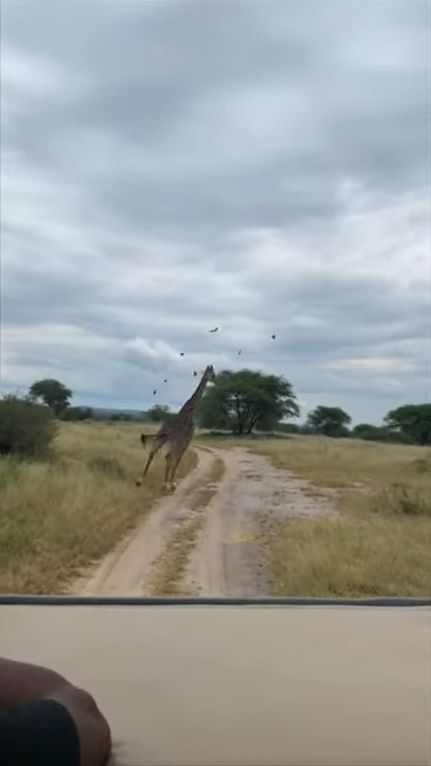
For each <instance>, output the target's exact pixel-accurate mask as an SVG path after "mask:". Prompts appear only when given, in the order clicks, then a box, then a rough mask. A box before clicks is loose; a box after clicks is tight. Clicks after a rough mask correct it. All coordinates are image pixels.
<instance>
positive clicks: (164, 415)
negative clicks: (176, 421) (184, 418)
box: [144, 404, 174, 423]
mask: <svg viewBox="0 0 431 766" xmlns="http://www.w3.org/2000/svg"><path fill="white" fill-rule="evenodd" d="M144 415H145V419H146V420H150V421H151V422H152V423H161V422H164V423H166V422H167V421H168V420H172V418H173V417H174V413H173V412H171V411H170V409H169V407H168V406H167V405H166V404H155V405H154V406H153V407H150V409H149V410H147V411H146V412H145V413H144Z"/></svg>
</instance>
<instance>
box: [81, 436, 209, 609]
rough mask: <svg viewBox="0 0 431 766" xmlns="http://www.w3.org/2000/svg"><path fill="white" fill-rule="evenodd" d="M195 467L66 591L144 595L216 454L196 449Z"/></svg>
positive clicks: (185, 517) (204, 481)
mask: <svg viewBox="0 0 431 766" xmlns="http://www.w3.org/2000/svg"><path fill="white" fill-rule="evenodd" d="M197 452H198V465H197V466H196V467H195V468H194V469H193V471H191V472H190V474H188V476H186V477H185V478H184V479H183V480H182V481H181V482H180V483H179V485H178V487H177V489H176V491H175V493H174V494H172V495H169V496H165V497H163V498H162V499H161V500H159V501H158V502H157V503H156V504H155V505H154V507H153V509H152V510H151V511H150V513H149V515H147V516H146V517H145V518H144V519H143V520H142V521H141V522H140V523H139V524H138V526H137V527H135V528H134V529H133V530H131V531H130V532H129V533H128V534H127V535H126V536H125V537H124V538H123V539H122V540H121V541H120V542H119V543H118V545H116V546H115V548H114V549H113V550H112V551H110V552H109V553H108V554H107V555H106V556H105V557H104V558H103V559H102V560H101V561H100V562H98V563H97V564H96V565H95V566H94V567H93V568H92V570H90V572H89V573H87V574H84V575H83V576H82V577H80V578H79V579H78V580H77V581H76V582H75V583H74V584H73V585H72V587H71V589H70V590H69V591H68V592H69V593H75V594H79V595H83V596H94V595H98V596H143V595H145V594H146V587H147V584H148V582H149V581H150V578H151V573H152V569H153V566H154V564H155V562H156V561H157V560H158V559H159V557H160V555H161V553H162V551H163V549H164V547H165V544H166V543H167V541H168V540H169V537H170V535H171V534H172V531H173V530H174V529H175V528H176V527H177V526H178V525H180V524H182V523H183V522H185V521H186V520H187V518H188V511H189V506H190V503H191V501H192V499H193V497H194V496H195V494H196V493H197V492H199V491H200V490H202V489H204V488H205V487H206V485H207V482H208V479H209V477H210V475H211V469H212V467H213V464H214V461H215V460H216V457H215V455H214V454H213V453H212V452H209V451H207V450H205V451H204V450H197Z"/></svg>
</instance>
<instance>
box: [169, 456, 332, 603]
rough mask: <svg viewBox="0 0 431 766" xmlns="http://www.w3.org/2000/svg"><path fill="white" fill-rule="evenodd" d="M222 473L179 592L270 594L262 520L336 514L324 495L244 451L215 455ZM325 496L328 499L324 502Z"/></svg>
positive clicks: (218, 594)
mask: <svg viewBox="0 0 431 766" xmlns="http://www.w3.org/2000/svg"><path fill="white" fill-rule="evenodd" d="M214 452H215V454H216V455H217V456H218V457H220V458H221V459H223V460H224V462H225V464H226V470H225V474H224V479H223V482H222V484H221V486H220V488H219V491H218V493H217V495H216V496H215V497H214V499H213V500H212V502H211V504H210V506H209V508H208V512H207V517H206V523H205V526H204V528H203V529H202V531H201V534H200V536H199V538H198V540H197V543H196V546H195V548H194V551H193V553H192V554H191V556H190V560H189V566H188V568H187V573H186V576H185V578H184V584H183V590H184V591H185V592H187V593H189V594H190V595H194V596H222V597H252V596H253V597H255V596H264V595H267V594H268V581H267V579H268V578H267V575H266V571H265V558H266V557H265V551H264V547H263V544H262V527H261V521H262V516H263V515H265V516H266V517H267V518H268V517H269V518H270V519H271V518H273V519H274V520H276V519H277V518H286V517H289V516H292V517H293V516H317V515H326V514H331V515H332V514H334V513H336V510H335V508H334V506H333V502H332V501H331V499H330V497H329V495H328V493H325V492H324V490H322V492H321V493H320V494H319V496H318V497H316V496H312V495H311V493H310V490H311V489H312V487H313V485H312V484H311V483H310V482H308V481H307V480H305V479H299V478H298V477H296V476H294V475H293V474H291V473H290V472H288V471H285V470H281V469H278V468H274V467H273V466H272V465H271V464H270V462H269V460H268V459H267V458H266V457H263V456H261V455H256V454H254V453H252V452H249V451H248V450H245V449H243V448H235V449H231V450H229V451H222V450H214ZM325 495H326V496H325Z"/></svg>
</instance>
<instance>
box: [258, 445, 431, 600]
mask: <svg viewBox="0 0 431 766" xmlns="http://www.w3.org/2000/svg"><path fill="white" fill-rule="evenodd" d="M249 446H250V448H251V449H252V450H254V451H256V452H259V453H260V454H263V455H266V456H268V457H269V458H270V460H271V462H272V463H273V464H274V465H275V466H277V467H279V468H284V469H288V470H289V471H292V472H293V473H294V474H296V475H298V476H301V477H303V478H306V479H309V480H310V481H311V482H313V484H314V485H315V486H316V488H318V487H321V488H325V487H331V488H337V490H338V491H337V493H336V495H335V502H336V503H337V506H338V509H339V510H340V512H341V514H340V517H339V518H316V519H295V520H292V521H288V522H284V523H282V524H280V525H279V526H278V527H277V529H276V532H275V533H274V534H272V535H271V534H270V535H269V538H268V540H269V554H270V569H271V578H272V593H273V595H276V596H282V595H289V596H320V597H324V596H328V597H329V596H332V597H342V596H344V597H358V598H360V597H366V596H431V450H430V449H428V448H422V447H410V446H404V445H389V444H388V445H386V444H377V443H372V442H364V441H360V440H352V439H340V440H336V439H328V438H324V437H313V436H307V437H293V438H289V439H285V440H280V439H278V440H268V441H266V440H262V441H260V442H258V441H253V442H250V443H249ZM318 494H319V490H318V489H316V495H317V496H318ZM266 510H270V509H266Z"/></svg>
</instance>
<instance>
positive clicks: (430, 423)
mask: <svg viewBox="0 0 431 766" xmlns="http://www.w3.org/2000/svg"><path fill="white" fill-rule="evenodd" d="M384 422H385V423H386V425H387V427H388V428H389V429H391V431H394V432H395V433H398V434H400V435H401V436H402V437H403V438H404V439H407V440H409V441H412V442H415V443H416V444H420V445H423V446H425V445H426V444H431V404H405V405H404V406H403V407H398V408H397V409H396V410H391V411H390V412H388V414H387V415H386V417H385V418H384Z"/></svg>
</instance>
